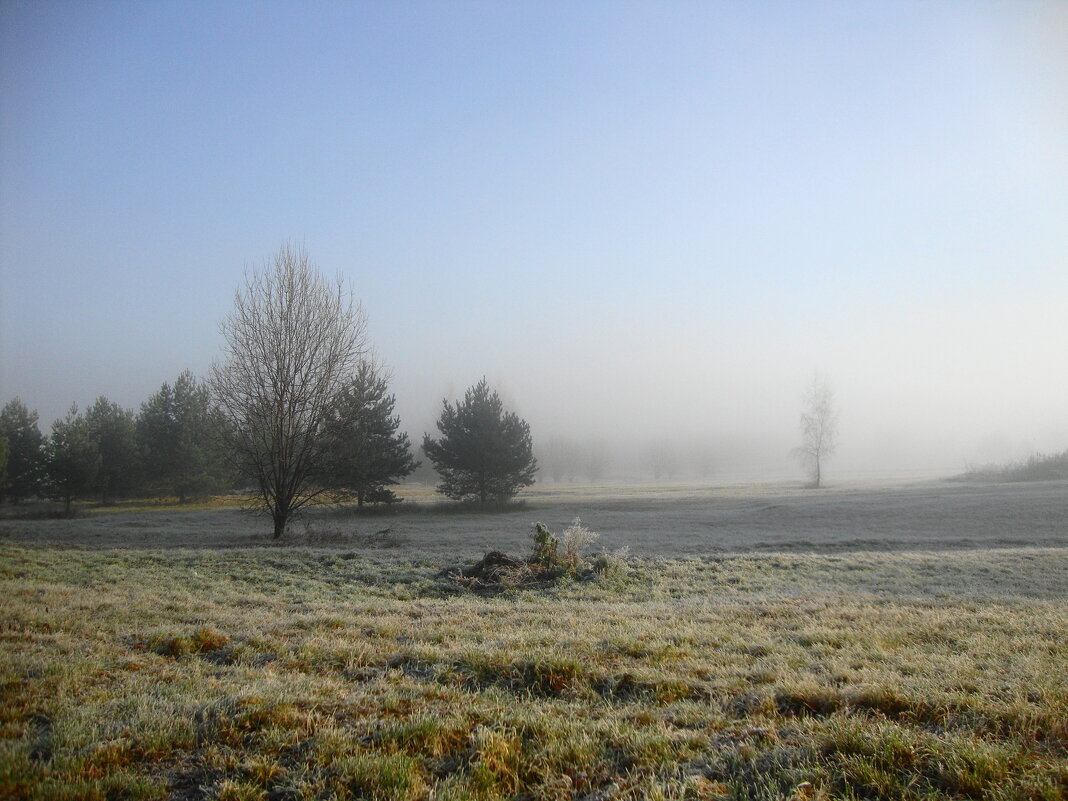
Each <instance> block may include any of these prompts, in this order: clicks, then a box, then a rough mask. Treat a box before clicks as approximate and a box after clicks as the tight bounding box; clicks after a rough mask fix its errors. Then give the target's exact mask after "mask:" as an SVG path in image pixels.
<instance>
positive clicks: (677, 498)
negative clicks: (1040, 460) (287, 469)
mask: <svg viewBox="0 0 1068 801" xmlns="http://www.w3.org/2000/svg"><path fill="white" fill-rule="evenodd" d="M583 512H585V513H586V514H583V517H584V519H585V520H586V522H587V523H589V524H590V525H591V527H593V528H595V529H600V530H601V531H602V534H603V536H602V539H601V541H599V542H598V543H597V545H598V546H600V545H601V544H602V543H603V544H604V545H605V546H607V547H608V548H609V549H610V550H611V549H615V548H618V547H620V546H630V548H631V553H632V555H631V556H629V557H627V558H625V559H622V560H619V559H606V560H603V562H604V568H605V569H603V570H602V571H600V572H598V573H594V574H592V575H591V576H589V577H587V578H584V579H574V580H568V579H566V578H565V579H563V580H561V581H559V582H557V583H556V584H554V585H553V586H551V587H547V588H546V587H542V588H538V589H529V590H523V589H515V590H511V591H508V592H506V593H504V594H502V595H497V596H493V597H482V596H477V595H474V594H472V593H471V592H469V591H466V590H464V589H463V588H462V587H459V586H458V585H457V584H456V583H455V582H453V581H451V580H450V579H449V578H447V577H443V576H441V575H440V573H441V570H442V568H443V567H448V566H451V565H457V564H459V563H461V562H464V561H473V560H474V559H476V558H478V557H479V556H481V555H482V550H484V549H485V548H486V547H500V548H502V549H504V550H508V551H511V552H513V553H517V554H518V553H520V552H521V550H523V549H529V546H530V542H529V539H528V538H527V531H528V530H529V525H530V522H531V521H532V520H534V519H545V520H547V521H550V522H551V525H552V526H553V527H554V528H560V527H562V526H561V525H560V522H559V521H560V520H564V519H566V518H568V516H571V515H574V514H576V513H577V514H582V513H583ZM617 523H618V524H617ZM951 524H952V525H951ZM307 526H308V528H307V529H299V530H298V531H296V532H295V533H294V536H293V538H292V542H291V543H290V544H287V545H283V546H275V545H269V544H267V542H266V540H264V539H263V536H264V535H263V534H259V533H257V530H258V531H265V527H264V526H263V524H262V521H258V520H256V519H253V518H247V517H244V516H241V515H239V514H238V513H237V512H235V511H233V510H230V509H217V508H209V509H200V510H195V511H190V512H186V511H182V510H177V511H176V510H174V509H170V508H164V509H159V510H127V511H126V512H124V513H123V514H115V515H107V514H94V515H91V516H88V517H85V518H82V519H77V520H73V521H52V520H40V521H37V520H35V521H2V522H0V580H2V585H0V591H2V593H3V594H2V600H0V640H2V646H0V683H2V686H3V693H2V695H3V699H4V704H3V706H2V708H0V796H3V797H12V798H22V797H26V798H71V799H75V798H77V799H81V798H100V799H110V798H174V799H199V798H217V799H328V798H336V799H344V798H353V799H358V798H367V799H383V800H384V799H413V800H414V799H517V798H521V799H586V800H587V801H593V800H594V799H601V800H602V801H608V799H617V798H618V799H623V798H627V799H640V798H665V799H716V798H723V799H726V798H735V799H742V798H766V799H779V798H782V799H817V798H872V799H876V798H907V799H912V798H915V799H933V798H947V799H948V798H990V799H1013V798H1016V799H1063V798H1065V797H1068V670H1066V666H1068V638H1066V637H1065V631H1068V486H1066V485H1065V484H1064V483H1060V484H1056V483H1054V484H1042V485H1037V486H1032V487H1028V488H1020V487H1018V486H1013V487H1009V486H1005V485H990V486H986V487H982V488H975V487H972V486H970V485H969V486H965V487H960V486H945V485H942V484H936V483H918V484H915V485H907V486H891V487H871V486H855V487H851V486H843V487H839V488H837V489H832V490H829V491H827V492H825V493H811V492H808V493H806V492H802V491H795V490H793V489H790V488H781V487H780V488H771V489H769V488H749V489H747V488H745V487H721V488H713V489H711V490H702V489H695V488H675V489H669V490H660V491H659V492H658V491H657V490H655V489H648V490H647V491H634V490H628V491H626V492H624V491H619V492H617V493H613V492H611V491H609V490H602V491H600V492H585V491H583V490H580V489H578V488H565V489H563V490H562V491H560V492H559V493H558V494H554V493H551V492H550V493H548V494H546V495H542V496H534V497H532V498H531V500H530V501H529V502H528V505H527V507H526V508H523V509H519V510H516V511H513V512H509V513H506V514H501V515H476V514H447V513H443V512H440V511H434V510H433V509H430V508H427V509H421V510H420V509H410V510H409V511H408V512H406V513H404V514H398V515H395V516H391V517H388V518H381V517H379V518H359V517H353V516H352V515H347V514H344V513H342V512H330V513H323V514H322V515H320V516H318V517H316V518H313V519H311V520H310V521H309V522H308V524H307ZM386 527H388V528H390V529H391V532H390V534H389V535H388V537H386V538H385V539H384V540H382V539H380V540H372V539H368V538H366V533H367V532H370V531H372V530H380V529H382V528H386ZM821 532H823V534H822V536H821ZM887 532H889V533H887ZM702 536H703V538H704V539H703V541H702ZM383 544H385V545H387V546H388V547H382V545H383Z"/></svg>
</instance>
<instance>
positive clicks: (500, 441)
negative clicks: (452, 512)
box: [423, 378, 538, 507]
mask: <svg viewBox="0 0 1068 801" xmlns="http://www.w3.org/2000/svg"><path fill="white" fill-rule="evenodd" d="M442 405H443V408H442V410H441V417H440V419H439V420H438V431H440V432H441V439H439V440H433V439H431V438H430V435H429V434H426V435H424V436H423V452H424V453H426V455H427V457H429V459H430V461H431V462H433V464H434V469H435V470H437V472H438V474H439V475H440V476H441V478H442V481H441V483H440V484H439V485H438V491H439V492H441V493H443V494H444V495H446V496H448V497H449V498H453V499H455V500H468V499H470V500H474V499H477V500H478V502H479V504H480V505H482V506H483V507H484V506H485V505H486V503H487V502H488V501H490V500H493V501H496V502H497V503H505V502H507V501H508V500H509V499H510V498H512V497H513V496H514V495H515V494H516V493H517V492H518V491H519V490H520V489H521V488H523V487H529V486H530V485H531V484H533V483H534V474H535V473H536V472H537V469H538V463H537V460H536V459H535V458H534V452H533V446H532V443H531V438H530V426H528V425H527V423H526V422H525V421H524V420H521V419H520V418H519V417H518V416H517V415H516V414H515V412H506V411H505V410H504V404H503V403H502V402H501V399H500V397H499V396H498V395H497V393H496V392H491V391H490V388H489V385H488V384H487V382H486V379H485V378H483V379H482V380H481V381H479V382H478V383H477V384H476V385H475V386H473V387H471V388H470V389H468V390H467V392H466V394H465V395H464V399H463V400H462V401H457V402H456V404H455V405H453V404H450V403H449V402H448V400H445V401H443V404H442Z"/></svg>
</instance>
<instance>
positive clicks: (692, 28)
mask: <svg viewBox="0 0 1068 801" xmlns="http://www.w3.org/2000/svg"><path fill="white" fill-rule="evenodd" d="M1066 222H1068V6H1066V5H1065V4H1043V3H983V2H959V3H939V2H931V3H892V4H891V3H782V4H776V3H740V2H739V3H677V4H672V3H652V2H649V3H615V2H606V3H563V2H561V3H528V4H518V3H490V2H485V3H437V2H435V3H429V2H428V3H362V4H361V3H307V4H297V3H284V4H274V3H255V4H251V3H249V4H245V3H212V4H205V3H155V2H137V3H106V2H102V3H49V2H34V3H19V2H11V1H10V0H5V2H4V3H2V4H0V292H2V295H0V394H2V396H3V399H4V400H6V399H7V398H9V397H11V396H13V395H16V394H18V395H21V396H22V397H23V399H24V400H25V401H26V402H27V403H29V404H30V405H33V406H36V407H37V408H38V409H39V410H40V412H41V415H42V418H43V420H45V421H46V422H50V420H51V419H52V418H53V417H55V416H57V415H59V414H61V412H62V411H63V409H65V407H66V406H67V405H68V404H69V403H70V402H71V401H78V402H79V403H80V404H82V405H83V406H84V405H85V404H87V403H88V402H90V401H91V400H92V399H93V398H94V397H95V396H97V395H100V394H107V395H108V396H109V397H112V398H113V399H115V400H117V401H119V402H120V403H122V404H124V405H126V406H130V407H136V406H138V405H139V404H140V402H141V401H142V400H143V399H144V398H145V397H146V396H147V395H148V394H149V393H151V392H152V391H154V390H155V389H156V388H158V386H159V385H160V383H162V382H163V381H165V380H172V379H173V378H174V377H175V376H176V375H177V373H178V372H179V371H180V370H181V369H183V368H186V367H188V368H191V369H193V370H194V371H195V372H198V373H204V372H205V371H206V369H207V367H208V365H209V364H210V362H211V360H212V359H213V358H214V357H215V356H216V354H217V353H218V350H219V336H218V332H217V324H218V322H219V320H220V319H221V318H222V317H223V316H224V315H225V314H226V313H227V311H228V309H229V307H230V304H231V300H232V294H233V291H234V290H235V289H236V287H237V285H238V283H239V281H240V279H241V276H242V272H243V270H244V269H245V268H246V267H247V266H255V265H258V264H259V263H261V262H262V260H263V259H264V258H265V257H266V256H268V255H269V254H270V253H271V252H272V251H273V250H275V249H276V248H277V247H278V245H279V244H280V243H281V241H282V240H283V239H292V240H296V241H300V242H303V243H304V244H305V245H306V247H307V248H308V250H309V252H310V253H311V255H312V257H313V259H314V260H315V261H316V262H317V263H318V264H319V266H320V267H321V268H322V269H323V270H324V272H327V273H329V274H333V273H335V272H341V273H342V274H343V275H344V276H346V278H347V279H348V280H349V281H350V282H351V284H352V286H353V287H354V288H355V290H356V293H357V294H358V296H359V297H360V298H361V299H362V301H363V303H364V306H365V308H366V310H367V312H368V315H369V317H370V332H371V337H372V340H373V341H374V343H375V345H376V347H377V349H378V351H379V352H380V354H381V356H382V357H383V359H384V360H385V361H386V362H387V363H389V364H390V365H392V367H393V370H394V374H395V390H396V392H397V395H398V404H399V408H400V411H401V413H402V416H403V417H404V420H405V423H406V426H407V427H408V428H409V429H410V430H411V431H412V433H413V434H416V435H418V434H419V433H420V432H421V431H422V430H424V429H425V428H426V427H427V426H429V425H430V424H431V421H432V419H433V418H434V416H435V415H436V412H437V409H438V405H439V404H440V398H441V397H442V395H443V394H445V393H450V394H458V393H460V392H462V390H463V389H464V388H465V387H466V386H467V385H469V384H471V383H473V382H474V381H475V380H477V379H478V378H479V377H480V376H481V375H483V374H486V375H487V376H489V377H490V379H491V380H492V381H494V382H496V383H497V384H498V385H499V386H501V388H502V389H503V391H504V393H505V395H506V396H507V397H509V398H510V399H511V400H512V401H513V402H514V403H515V405H516V406H517V407H519V409H520V411H521V412H522V413H524V414H525V415H526V416H527V417H528V419H529V420H530V421H531V423H532V426H533V427H534V433H535V438H537V437H538V434H539V431H541V432H550V431H551V432H558V431H559V432H563V433H569V434H580V433H583V432H593V433H596V434H598V435H601V436H617V435H619V436H623V435H626V436H632V437H635V438H641V437H654V436H676V437H681V436H683V433H684V432H694V434H695V435H699V436H709V437H714V436H719V435H728V434H729V435H731V436H735V437H739V438H743V439H744V438H750V439H753V440H754V441H758V440H759V441H761V442H764V443H765V446H766V452H767V453H769V454H780V455H782V454H785V451H786V450H787V449H788V448H789V447H790V445H791V444H792V442H791V438H792V437H794V432H795V429H796V418H797V413H798V398H799V395H800V392H801V390H802V388H803V385H804V383H805V381H806V380H807V378H808V377H809V376H810V375H811V374H812V371H813V370H814V369H820V370H822V371H823V372H825V373H827V374H828V376H829V377H830V380H831V382H832V384H833V385H834V386H835V388H836V390H837V393H838V396H839V400H840V402H841V404H842V408H843V431H842V455H841V458H842V460H843V463H846V464H852V465H855V466H857V467H864V466H867V465H869V464H878V463H879V462H880V461H889V462H892V463H894V464H900V465H902V466H917V467H922V466H930V465H935V464H938V465H944V464H953V463H957V462H960V461H962V460H966V459H978V458H983V457H984V456H986V455H987V454H989V455H990V456H992V457H997V456H1001V455H1019V453H1021V452H1023V451H1026V450H1028V449H1030V448H1045V449H1058V450H1059V449H1063V448H1065V447H1068V419H1066V417H1068V366H1066V365H1068V224H1066Z"/></svg>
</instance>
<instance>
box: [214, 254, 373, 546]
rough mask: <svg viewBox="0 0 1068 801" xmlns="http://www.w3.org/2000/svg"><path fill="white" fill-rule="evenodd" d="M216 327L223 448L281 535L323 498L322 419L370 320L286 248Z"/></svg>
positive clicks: (340, 288) (249, 279)
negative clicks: (220, 339)
mask: <svg viewBox="0 0 1068 801" xmlns="http://www.w3.org/2000/svg"><path fill="white" fill-rule="evenodd" d="M221 331H222V334H223V336H224V338H225V345H224V353H225V356H224V359H223V360H222V361H221V362H216V363H215V364H214V365H213V367H212V377H211V387H212V392H213V395H214V397H215V401H216V404H217V406H218V408H219V411H220V412H221V413H222V415H223V416H224V418H225V420H226V421H227V423H228V425H226V426H224V427H223V435H224V436H225V437H226V439H227V442H226V444H227V446H228V448H227V450H228V451H229V453H230V454H231V457H232V458H233V459H234V461H235V466H236V467H238V468H239V469H240V470H241V471H242V472H243V473H244V474H245V475H246V476H247V477H248V478H249V479H251V480H252V481H254V482H255V483H256V484H257V486H258V490H259V498H258V502H259V503H260V504H262V507H263V509H264V510H265V511H266V512H267V513H268V514H270V516H271V518H272V519H273V521H274V536H275V537H276V538H277V537H281V536H282V535H283V534H284V533H285V529H286V523H287V522H288V521H289V520H290V518H291V517H292V515H293V514H294V513H295V512H297V511H299V510H300V509H301V508H303V507H305V506H307V505H308V504H310V503H313V502H314V501H316V500H317V499H319V498H320V497H321V496H322V494H323V492H324V487H323V486H322V485H321V484H317V483H316V480H315V479H316V475H315V473H316V471H317V469H318V468H319V467H320V463H321V460H322V457H323V453H322V451H323V448H324V447H325V444H326V443H325V440H324V437H323V436H322V427H323V422H324V420H325V419H326V417H327V415H328V414H329V412H330V411H331V409H332V407H333V404H334V403H335V401H336V400H337V397H338V394H339V392H340V391H341V389H342V387H343V386H344V385H345V384H346V383H347V382H348V381H350V380H351V379H352V377H353V374H354V372H355V369H356V366H357V365H358V364H359V361H360V358H361V356H362V355H363V353H364V350H365V331H366V319H365V317H364V314H363V310H362V309H361V307H360V305H359V304H358V303H356V302H355V301H354V300H353V298H352V295H351V293H349V292H348V291H346V289H345V287H344V285H343V283H342V281H341V279H340V278H339V279H338V280H337V282H336V283H335V284H331V283H329V282H327V281H325V280H324V279H323V277H322V276H321V275H320V273H319V272H318V270H316V269H315V268H314V267H313V266H312V265H311V264H310V262H309V259H308V254H307V252H306V251H305V250H304V248H302V247H294V246H292V245H290V244H288V243H287V244H284V245H282V247H281V249H280V250H279V251H278V253H276V254H275V255H274V256H272V257H271V258H270V259H268V260H267V262H266V263H265V264H264V269H263V270H262V271H261V272H258V273H255V274H252V275H249V274H247V273H246V276H245V286H244V287H243V288H242V289H241V290H238V291H237V292H236V293H235V296H234V310H233V312H231V314H230V316H229V317H228V318H227V319H226V320H225V321H224V322H223V323H222V325H221Z"/></svg>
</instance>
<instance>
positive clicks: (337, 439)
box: [323, 360, 419, 507]
mask: <svg viewBox="0 0 1068 801" xmlns="http://www.w3.org/2000/svg"><path fill="white" fill-rule="evenodd" d="M395 403H396V397H395V396H394V395H391V394H389V380H388V376H387V375H386V374H385V373H384V371H383V370H382V369H381V368H380V367H379V366H378V365H376V364H375V363H374V362H371V361H366V360H365V361H363V362H361V363H360V366H359V367H358V368H357V370H356V375H355V376H354V377H353V379H352V381H351V382H349V384H348V385H346V386H345V387H344V388H343V389H342V390H341V392H340V394H339V395H338V398H337V401H336V403H335V405H334V408H333V409H332V410H331V413H330V415H329V417H328V418H327V420H326V423H325V425H324V434H325V436H326V438H327V443H328V445H327V454H326V458H325V461H324V477H323V478H324V483H326V484H328V485H329V486H333V487H336V488H338V489H342V490H346V491H348V492H351V493H352V494H353V495H355V496H356V504H357V506H360V507H362V506H363V505H364V504H365V503H368V502H369V503H380V502H383V501H384V502H386V503H393V502H395V501H396V500H397V496H396V495H394V494H393V492H392V490H389V489H387V486H388V485H391V484H396V483H398V481H399V480H400V479H402V478H404V477H405V476H407V475H408V474H409V473H411V472H412V471H413V470H415V468H416V467H418V466H419V463H418V462H416V461H415V459H414V458H413V457H412V444H411V441H410V440H409V439H408V435H407V434H405V433H404V432H403V431H400V418H399V417H396V416H394V414H393V407H394V404H395Z"/></svg>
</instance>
